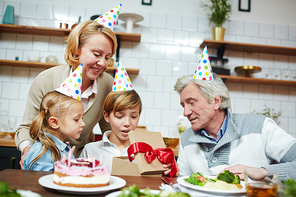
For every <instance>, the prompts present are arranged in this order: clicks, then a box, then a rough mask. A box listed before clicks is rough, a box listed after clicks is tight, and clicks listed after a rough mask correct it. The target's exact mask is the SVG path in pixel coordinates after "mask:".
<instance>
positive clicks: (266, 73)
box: [262, 68, 271, 79]
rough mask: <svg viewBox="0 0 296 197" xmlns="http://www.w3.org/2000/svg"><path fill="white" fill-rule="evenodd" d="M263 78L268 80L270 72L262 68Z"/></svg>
mask: <svg viewBox="0 0 296 197" xmlns="http://www.w3.org/2000/svg"><path fill="white" fill-rule="evenodd" d="M262 73H263V77H264V78H265V79H270V74H271V71H270V70H269V69H266V68H263V69H262Z"/></svg>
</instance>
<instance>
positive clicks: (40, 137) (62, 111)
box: [29, 91, 81, 168]
mask: <svg viewBox="0 0 296 197" xmlns="http://www.w3.org/2000/svg"><path fill="white" fill-rule="evenodd" d="M77 102H79V103H81V101H78V100H76V99H73V98H71V97H68V96H65V95H63V94H60V93H58V92H55V91H52V92H48V93H47V94H45V96H44V97H43V99H42V101H41V104H40V112H39V114H38V115H37V116H36V117H35V119H34V120H33V122H32V124H31V126H30V136H31V138H32V139H33V140H34V141H39V142H41V143H42V146H41V147H43V146H44V149H43V151H42V152H41V153H40V154H39V155H38V156H37V157H36V158H35V159H34V160H32V162H31V163H30V167H29V168H31V166H32V165H33V164H34V163H35V162H36V161H37V160H38V159H40V158H41V157H42V155H44V153H45V152H46V151H47V150H51V152H52V162H53V163H54V162H55V161H57V160H60V159H61V153H60V151H59V149H58V147H57V146H56V144H55V142H54V140H53V139H52V138H51V137H50V136H48V135H46V134H45V133H49V134H52V135H54V136H59V135H61V134H60V133H57V132H56V131H55V130H54V129H53V128H52V127H51V126H50V125H49V123H48V120H49V118H50V117H56V118H59V117H63V116H65V115H66V114H67V113H68V112H69V110H68V109H69V108H70V106H71V105H73V104H74V103H77Z"/></svg>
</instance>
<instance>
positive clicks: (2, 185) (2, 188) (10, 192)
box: [0, 181, 21, 197]
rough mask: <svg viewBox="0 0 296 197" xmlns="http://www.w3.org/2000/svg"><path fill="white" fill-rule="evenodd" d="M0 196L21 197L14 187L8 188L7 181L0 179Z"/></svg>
mask: <svg viewBox="0 0 296 197" xmlns="http://www.w3.org/2000/svg"><path fill="white" fill-rule="evenodd" d="M0 196H9V197H21V195H20V194H19V193H17V191H16V189H9V186H8V183H7V182H1V181H0Z"/></svg>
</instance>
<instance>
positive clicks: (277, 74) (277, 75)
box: [273, 70, 281, 80]
mask: <svg viewBox="0 0 296 197" xmlns="http://www.w3.org/2000/svg"><path fill="white" fill-rule="evenodd" d="M273 76H274V77H273V78H274V79H277V80H280V79H281V71H280V70H273Z"/></svg>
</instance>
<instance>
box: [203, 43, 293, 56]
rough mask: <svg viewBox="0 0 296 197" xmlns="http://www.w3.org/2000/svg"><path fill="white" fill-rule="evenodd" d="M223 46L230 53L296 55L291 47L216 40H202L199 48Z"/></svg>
mask: <svg viewBox="0 0 296 197" xmlns="http://www.w3.org/2000/svg"><path fill="white" fill-rule="evenodd" d="M223 44H226V45H227V46H226V50H232V51H244V52H257V53H270V54H280V55H296V48H292V47H280V46H269V45H259V44H247V43H238V42H228V41H216V40H204V41H203V43H202V44H201V45H200V48H204V47H205V45H207V46H208V48H215V49H218V48H220V47H221V46H222V45H223Z"/></svg>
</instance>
